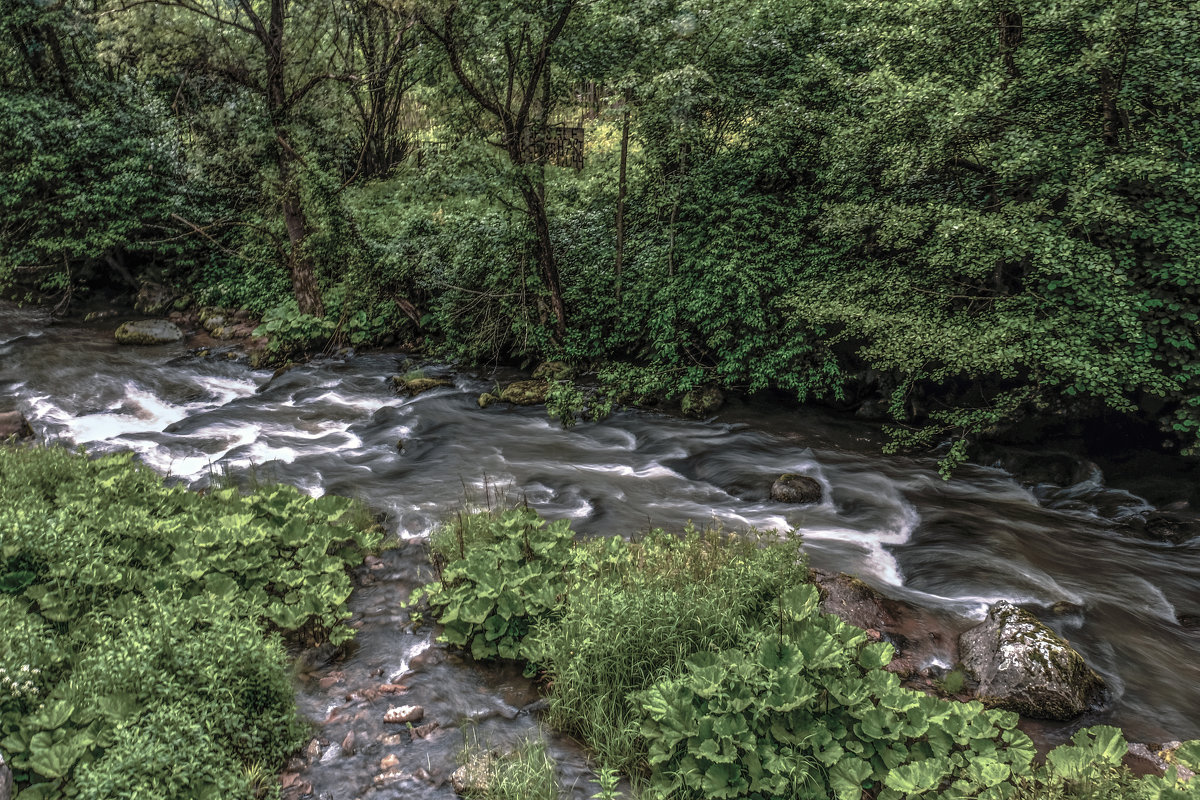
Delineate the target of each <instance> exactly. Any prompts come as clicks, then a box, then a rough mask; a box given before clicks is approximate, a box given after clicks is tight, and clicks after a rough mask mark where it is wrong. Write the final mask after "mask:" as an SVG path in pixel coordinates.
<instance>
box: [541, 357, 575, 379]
mask: <svg viewBox="0 0 1200 800" xmlns="http://www.w3.org/2000/svg"><path fill="white" fill-rule="evenodd" d="M533 378H534V380H539V381H569V380H573V379H574V378H575V369H574V367H572V366H571V365H570V364H568V363H567V362H565V361H543V362H542V363H541V364H539V365H538V367H537V369H535V370H534V371H533Z"/></svg>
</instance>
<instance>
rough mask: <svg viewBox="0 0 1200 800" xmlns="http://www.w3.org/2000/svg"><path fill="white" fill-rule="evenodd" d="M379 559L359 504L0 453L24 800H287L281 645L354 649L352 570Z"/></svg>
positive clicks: (121, 464)
mask: <svg viewBox="0 0 1200 800" xmlns="http://www.w3.org/2000/svg"><path fill="white" fill-rule="evenodd" d="M379 542H380V534H379V533H378V531H377V529H376V527H375V526H374V525H373V524H372V522H371V520H370V518H369V516H368V515H366V514H365V512H364V511H363V510H362V509H361V508H360V507H358V506H357V505H356V504H355V503H353V502H352V501H350V500H347V499H345V498H339V497H333V496H326V497H322V498H318V499H313V498H310V497H308V496H306V495H304V494H302V493H301V492H299V491H298V490H296V489H293V488H290V487H284V486H270V487H263V488H260V489H258V490H257V491H255V492H253V493H252V494H247V495H243V494H241V493H239V492H238V491H237V490H236V489H221V490H215V491H210V492H208V493H206V494H197V493H195V492H190V491H187V490H185V489H182V488H179V487H173V488H172V487H167V486H165V485H164V484H163V480H162V478H161V477H160V476H158V475H156V474H155V473H154V472H152V471H151V470H150V469H148V468H146V467H143V466H141V465H139V464H137V463H136V462H134V461H133V459H132V457H131V456H130V455H128V454H123V455H110V456H103V457H100V458H95V459H90V458H88V457H86V456H84V455H82V454H75V453H70V452H68V451H66V450H62V449H57V448H47V449H40V448H8V447H0V630H2V631H3V637H4V647H3V648H2V649H0V750H3V752H4V754H5V758H6V760H7V761H8V763H9V764H10V765H11V767H12V768H13V771H14V774H15V776H16V778H17V781H18V785H19V787H20V795H19V796H20V798H21V800H51V799H52V798H65V797H73V798H81V799H83V800H112V798H123V800H125V799H127V800H169V799H172V798H173V799H174V800H206V799H207V800H232V799H233V798H247V800H249V798H254V797H263V796H267V795H269V794H271V793H272V792H275V791H277V790H278V784H277V782H276V781H274V775H275V774H276V773H277V772H278V770H279V769H280V768H281V766H282V764H283V762H284V760H285V759H286V757H287V756H289V755H290V754H291V753H293V752H294V751H295V750H296V749H297V748H298V747H299V746H300V744H301V743H302V741H303V740H304V739H305V738H306V734H307V728H306V726H305V724H304V722H303V721H302V720H301V718H300V717H299V715H298V713H297V711H296V705H295V696H294V693H293V689H292V683H291V673H290V671H289V669H288V665H287V659H286V657H285V654H284V650H283V639H284V638H285V637H286V638H291V639H297V640H300V641H306V642H312V641H314V640H324V639H328V640H329V641H332V642H335V643H336V642H342V641H345V640H346V639H347V638H349V637H350V636H351V635H352V631H351V630H350V629H349V628H348V626H347V625H346V618H347V617H348V615H349V612H347V610H346V605H345V603H346V599H347V597H348V596H349V594H350V590H351V582H350V576H349V569H350V568H351V567H353V566H354V565H356V564H358V563H359V562H360V561H361V560H362V557H363V555H364V553H365V552H366V551H367V550H369V549H371V548H374V547H376V546H377V545H378V544H379ZM272 784H274V788H271V787H272Z"/></svg>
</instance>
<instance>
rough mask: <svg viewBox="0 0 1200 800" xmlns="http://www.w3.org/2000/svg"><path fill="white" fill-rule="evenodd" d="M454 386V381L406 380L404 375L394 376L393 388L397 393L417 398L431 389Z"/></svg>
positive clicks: (440, 379)
mask: <svg viewBox="0 0 1200 800" xmlns="http://www.w3.org/2000/svg"><path fill="white" fill-rule="evenodd" d="M453 385H454V382H453V381H448V380H446V379H445V378H405V377H404V376H403V375H393V376H392V386H393V387H394V388H395V389H396V391H397V392H400V393H401V394H406V395H408V396H409V397H415V396H417V395H419V394H421V393H422V392H428V391H429V390H431V389H438V388H440V387H443V386H453Z"/></svg>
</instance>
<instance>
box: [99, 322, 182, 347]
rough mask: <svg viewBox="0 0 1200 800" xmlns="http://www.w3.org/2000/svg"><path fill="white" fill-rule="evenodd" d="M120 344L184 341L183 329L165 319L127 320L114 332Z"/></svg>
mask: <svg viewBox="0 0 1200 800" xmlns="http://www.w3.org/2000/svg"><path fill="white" fill-rule="evenodd" d="M113 335H114V336H115V337H116V339H117V343H118V344H145V345H151V344H172V343H174V342H181V341H183V331H181V330H179V326H178V325H176V324H175V323H173V322H167V321H166V320H165V319H142V320H137V321H136V322H126V323H125V324H124V325H122V326H121V327H119V328H117V331H116V333H115V334H113Z"/></svg>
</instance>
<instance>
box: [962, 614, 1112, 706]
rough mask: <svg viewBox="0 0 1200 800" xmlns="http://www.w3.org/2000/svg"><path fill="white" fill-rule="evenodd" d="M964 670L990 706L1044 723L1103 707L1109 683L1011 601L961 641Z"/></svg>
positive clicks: (970, 631) (1055, 634) (1031, 615)
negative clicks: (1094, 707) (1106, 685)
mask: <svg viewBox="0 0 1200 800" xmlns="http://www.w3.org/2000/svg"><path fill="white" fill-rule="evenodd" d="M959 657H960V658H961V660H962V665H963V667H964V668H965V669H966V670H967V672H968V674H970V675H971V677H972V678H974V679H975V680H976V681H978V682H979V688H978V690H977V691H978V697H979V700H981V701H983V702H984V703H985V704H986V705H989V706H993V707H997V708H1005V709H1008V710H1010V711H1016V712H1018V713H1020V714H1024V715H1025V716H1027V717H1035V718H1038V719H1057V720H1069V719H1073V718H1074V717H1077V716H1079V715H1080V714H1082V713H1083V712H1084V711H1087V710H1088V709H1089V708H1092V707H1093V706H1096V705H1098V704H1099V703H1100V702H1101V701H1102V700H1103V699H1104V696H1105V691H1106V689H1105V685H1104V681H1103V679H1101V677H1100V676H1099V675H1097V674H1096V673H1095V672H1094V671H1093V670H1092V668H1091V667H1089V666H1088V665H1087V663H1086V662H1084V660H1083V656H1081V655H1080V654H1079V653H1078V652H1076V651H1075V650H1074V649H1073V648H1072V647H1071V645H1069V644H1067V642H1066V640H1064V639H1063V638H1062V637H1061V636H1059V635H1058V634H1057V633H1055V632H1054V631H1052V630H1050V628H1048V627H1046V626H1045V625H1044V624H1042V622H1041V621H1040V620H1038V618H1037V617H1035V616H1033V614H1031V613H1029V612H1028V611H1026V610H1024V609H1022V608H1019V607H1017V606H1015V605H1013V604H1012V603H1009V602H1007V601H1003V600H1002V601H1000V602H999V603H996V604H995V605H994V606H992V607H991V608H990V609H989V610H988V615H987V618H986V619H985V620H984V621H983V622H982V623H980V624H979V625H977V626H976V627H974V628H972V629H971V630H969V631H967V632H966V633H964V634H963V635H962V636H961V637H959Z"/></svg>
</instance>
